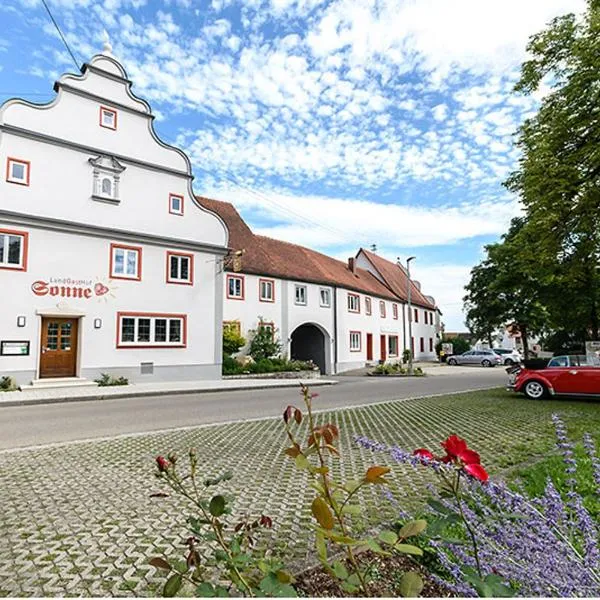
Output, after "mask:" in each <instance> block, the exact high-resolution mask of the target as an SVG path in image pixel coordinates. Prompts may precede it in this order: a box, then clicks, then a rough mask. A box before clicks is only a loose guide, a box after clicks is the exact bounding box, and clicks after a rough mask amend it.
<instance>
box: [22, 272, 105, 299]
mask: <svg viewBox="0 0 600 600" xmlns="http://www.w3.org/2000/svg"><path fill="white" fill-rule="evenodd" d="M31 291H32V292H33V293H34V294H35V295H36V296H58V297H60V298H83V299H86V300H89V299H90V298H96V297H101V296H104V295H106V294H108V292H110V288H109V287H108V286H106V285H105V284H104V283H102V282H101V281H97V282H96V283H94V282H93V281H92V280H91V279H71V278H70V277H61V278H55V277H51V278H50V279H49V280H48V281H43V280H41V279H38V281H34V282H33V283H32V284H31Z"/></svg>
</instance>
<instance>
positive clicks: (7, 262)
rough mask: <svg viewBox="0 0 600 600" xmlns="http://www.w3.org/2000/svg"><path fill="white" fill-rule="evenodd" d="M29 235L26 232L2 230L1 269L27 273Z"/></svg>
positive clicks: (0, 230) (0, 236)
mask: <svg viewBox="0 0 600 600" xmlns="http://www.w3.org/2000/svg"><path fill="white" fill-rule="evenodd" d="M28 250H29V234H28V233H27V232H26V231H13V230H12V229H0V269H11V270H13V271H27V253H28Z"/></svg>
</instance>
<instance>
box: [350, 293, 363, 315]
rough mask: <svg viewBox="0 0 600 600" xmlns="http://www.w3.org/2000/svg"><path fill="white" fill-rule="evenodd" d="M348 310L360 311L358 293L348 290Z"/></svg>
mask: <svg viewBox="0 0 600 600" xmlns="http://www.w3.org/2000/svg"><path fill="white" fill-rule="evenodd" d="M348 312H353V313H359V312H360V296H359V295H358V294H352V293H351V292H348Z"/></svg>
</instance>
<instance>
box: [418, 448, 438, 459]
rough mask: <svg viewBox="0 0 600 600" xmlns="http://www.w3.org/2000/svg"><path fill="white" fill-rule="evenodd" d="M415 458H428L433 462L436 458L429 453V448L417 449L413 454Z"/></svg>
mask: <svg viewBox="0 0 600 600" xmlns="http://www.w3.org/2000/svg"><path fill="white" fill-rule="evenodd" d="M413 456H418V457H419V458H427V459H429V460H433V459H434V458H435V457H434V456H433V454H432V453H431V452H429V450H427V448H417V449H416V450H415V451H414V452H413Z"/></svg>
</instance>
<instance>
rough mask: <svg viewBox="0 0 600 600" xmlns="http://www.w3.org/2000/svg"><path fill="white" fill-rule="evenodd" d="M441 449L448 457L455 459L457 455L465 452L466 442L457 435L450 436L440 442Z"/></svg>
mask: <svg viewBox="0 0 600 600" xmlns="http://www.w3.org/2000/svg"><path fill="white" fill-rule="evenodd" d="M442 448H443V449H444V450H445V451H446V454H448V456H450V457H451V458H456V457H458V456H459V454H461V453H462V452H464V451H465V450H467V442H465V440H463V439H462V438H459V437H458V436H457V435H451V436H450V437H448V438H447V439H446V440H445V441H443V442H442Z"/></svg>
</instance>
